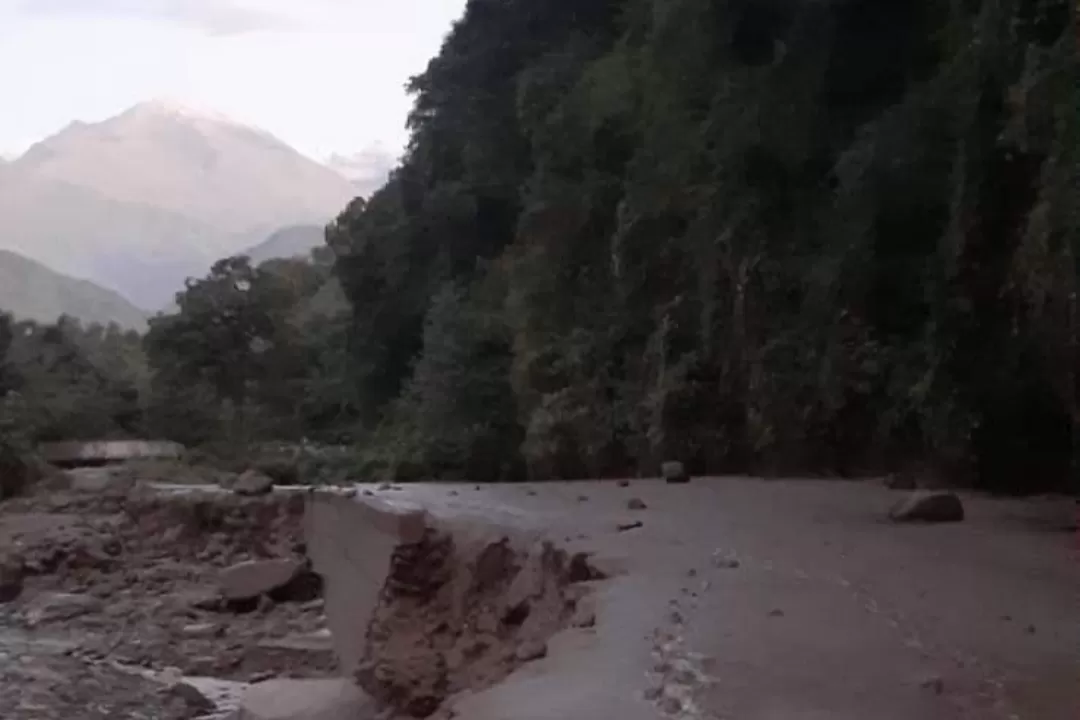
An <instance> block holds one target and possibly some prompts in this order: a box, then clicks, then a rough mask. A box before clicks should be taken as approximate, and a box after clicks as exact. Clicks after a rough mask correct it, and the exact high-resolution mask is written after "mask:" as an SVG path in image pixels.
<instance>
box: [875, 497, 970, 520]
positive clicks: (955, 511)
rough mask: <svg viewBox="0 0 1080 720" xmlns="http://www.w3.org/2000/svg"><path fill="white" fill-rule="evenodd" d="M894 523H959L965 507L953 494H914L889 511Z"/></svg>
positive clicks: (962, 517)
mask: <svg viewBox="0 0 1080 720" xmlns="http://www.w3.org/2000/svg"><path fill="white" fill-rule="evenodd" d="M889 517H890V518H891V519H892V520H893V521H894V522H927V523H940V522H959V521H961V520H963V519H964V505H963V503H961V502H960V498H959V497H957V495H956V494H955V493H951V492H926V491H924V492H914V493H912V494H911V495H910V496H908V497H907V498H905V499H904V500H902V501H900V502H899V503H897V504H896V505H895V506H894V507H893V509H892V510H890V511H889Z"/></svg>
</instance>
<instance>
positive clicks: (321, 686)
mask: <svg viewBox="0 0 1080 720" xmlns="http://www.w3.org/2000/svg"><path fill="white" fill-rule="evenodd" d="M377 712H378V708H377V706H376V705H375V703H374V702H373V701H372V700H371V698H370V697H368V696H367V695H365V694H364V692H363V691H362V690H361V689H360V688H359V687H357V686H356V683H354V682H353V681H351V680H348V679H345V678H336V679H333V678H332V679H326V680H291V679H277V680H267V681H264V682H261V683H258V684H257V685H252V686H251V687H250V688H248V690H247V691H246V692H244V694H243V695H242V696H241V697H240V708H239V711H238V712H237V714H236V720H369V719H371V720H374V718H375V716H376V713H377Z"/></svg>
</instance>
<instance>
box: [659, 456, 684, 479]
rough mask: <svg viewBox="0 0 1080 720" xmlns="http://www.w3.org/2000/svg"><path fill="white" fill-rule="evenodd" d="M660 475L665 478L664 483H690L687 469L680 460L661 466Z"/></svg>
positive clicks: (669, 461)
mask: <svg viewBox="0 0 1080 720" xmlns="http://www.w3.org/2000/svg"><path fill="white" fill-rule="evenodd" d="M660 474H661V475H662V476H663V478H664V482H667V483H672V484H676V483H688V482H690V476H689V475H688V474H687V472H686V468H685V467H683V464H682V463H681V462H679V461H678V460H668V461H667V462H665V463H663V464H661V465H660Z"/></svg>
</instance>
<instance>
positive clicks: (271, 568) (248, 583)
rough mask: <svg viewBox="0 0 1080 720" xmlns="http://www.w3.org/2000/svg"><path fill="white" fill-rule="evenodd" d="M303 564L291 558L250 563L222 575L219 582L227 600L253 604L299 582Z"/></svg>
mask: <svg viewBox="0 0 1080 720" xmlns="http://www.w3.org/2000/svg"><path fill="white" fill-rule="evenodd" d="M303 571H304V563H303V562H301V561H300V560H293V559H291V558H281V559H275V560H247V561H245V562H241V563H237V564H236V565H233V566H231V567H227V568H225V569H224V570H222V571H221V575H220V576H219V577H218V582H219V584H220V586H221V594H222V595H223V596H224V597H225V599H226V600H230V601H243V600H254V599H255V598H258V597H259V596H261V595H269V594H270V593H272V592H274V591H275V590H279V589H281V588H283V587H285V586H286V585H288V584H290V583H292V582H293V581H294V580H296V579H297V578H298V577H299V576H300V574H301V573H302V572H303Z"/></svg>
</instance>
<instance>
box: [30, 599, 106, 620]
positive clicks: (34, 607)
mask: <svg viewBox="0 0 1080 720" xmlns="http://www.w3.org/2000/svg"><path fill="white" fill-rule="evenodd" d="M103 610H104V604H103V603H102V602H101V600H99V599H98V598H96V597H94V596H93V595H77V594H75V593H44V594H42V595H39V596H38V597H37V598H35V599H34V602H33V603H32V604H31V606H30V609H29V610H28V611H27V613H26V619H27V621H28V622H29V623H30V625H31V626H33V625H39V624H40V623H43V622H58V621H61V620H71V619H73V618H77V617H79V616H80V615H86V614H88V613H98V612H102V611H103Z"/></svg>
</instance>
